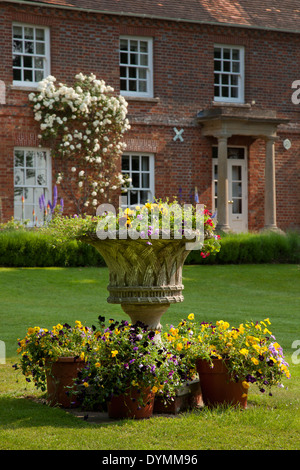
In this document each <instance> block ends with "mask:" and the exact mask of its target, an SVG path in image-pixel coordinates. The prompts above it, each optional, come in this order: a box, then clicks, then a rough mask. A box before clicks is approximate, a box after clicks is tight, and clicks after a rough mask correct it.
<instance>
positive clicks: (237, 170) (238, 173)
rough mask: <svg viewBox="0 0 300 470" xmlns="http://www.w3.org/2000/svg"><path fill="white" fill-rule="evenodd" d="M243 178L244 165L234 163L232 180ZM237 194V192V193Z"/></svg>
mask: <svg viewBox="0 0 300 470" xmlns="http://www.w3.org/2000/svg"><path fill="white" fill-rule="evenodd" d="M241 179H242V167H241V166H239V165H234V166H233V167H232V180H233V181H241ZM235 196H237V194H235Z"/></svg>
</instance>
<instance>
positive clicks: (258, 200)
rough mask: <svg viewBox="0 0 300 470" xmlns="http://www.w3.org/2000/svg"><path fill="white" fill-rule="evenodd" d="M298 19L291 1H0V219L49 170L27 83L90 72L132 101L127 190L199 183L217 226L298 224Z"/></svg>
mask: <svg viewBox="0 0 300 470" xmlns="http://www.w3.org/2000/svg"><path fill="white" fill-rule="evenodd" d="M299 25H300V7H299V2H298V1H296V0H285V1H284V2H278V1H274V0H260V1H258V0H240V1H236V2H231V1H229V0H228V1H227V0H222V1H221V0H211V1H208V0H186V1H177V0H161V3H157V2H154V1H150V0H144V1H143V2H141V1H135V0H109V1H106V0H98V1H97V0H84V1H80V0H70V1H68V0H48V1H46V0H45V1H35V0H32V1H14V0H8V1H0V51H1V61H0V220H1V221H2V222H3V221H6V220H8V219H10V218H11V217H12V216H14V217H15V218H16V219H18V218H20V213H21V209H20V208H21V206H20V204H21V196H22V195H24V197H25V211H26V214H25V215H26V216H27V217H28V218H31V214H32V210H33V209H35V211H36V213H38V210H39V208H38V198H39V196H40V195H41V194H42V193H44V194H45V196H46V198H47V197H50V198H51V191H52V189H53V185H54V184H55V181H56V176H55V174H54V169H53V166H52V162H51V158H50V156H49V149H39V148H38V139H37V135H38V126H37V123H36V122H35V121H34V119H33V115H32V111H31V109H30V107H29V102H28V94H29V93H30V92H32V91H34V90H35V89H36V83H37V82H38V81H39V80H41V79H42V78H43V77H44V76H47V75H49V74H51V75H53V76H55V77H56V78H57V80H59V81H61V82H66V83H68V82H70V81H72V80H73V77H74V75H75V74H76V73H78V72H83V73H85V74H88V73H91V72H93V73H94V74H95V75H96V76H97V77H98V78H101V79H103V80H105V82H106V83H107V84H109V85H111V86H112V87H114V89H115V91H116V92H117V93H121V94H122V95H124V96H125V97H126V100H127V101H128V103H129V106H128V109H129V113H128V118H129V120H130V123H131V130H130V131H129V132H128V133H127V134H126V142H127V150H126V152H125V153H124V155H123V157H122V171H124V172H126V173H127V174H129V175H130V177H131V178H132V188H131V189H130V191H129V192H128V199H129V203H131V204H136V203H143V202H146V200H147V199H148V198H150V199H151V198H153V197H158V198H160V197H162V198H165V197H172V196H176V197H177V198H179V200H181V201H185V202H191V201H192V200H195V196H196V197H197V196H198V198H199V201H200V202H201V203H204V204H205V205H206V206H207V208H209V209H211V210H212V211H215V210H217V213H218V223H219V226H220V228H222V229H224V230H228V229H232V230H234V231H237V232H239V231H247V230H260V229H262V228H265V227H266V228H271V229H276V228H279V229H282V230H287V229H295V228H298V229H299V228H300V210H299V207H300V158H299V155H300V122H299V120H298V117H299V110H300V107H299V106H300V105H299V104H298V102H297V101H298V100H297V96H298V95H297V89H298V88H299V87H300V82H299V84H298V86H297V80H300V72H299V62H300V57H299V56H300V26H299ZM295 81H296V82H295ZM293 86H294V87H295V88H292V87H293ZM292 96H294V98H295V99H293V100H292ZM60 196H61V197H64V195H63V194H60ZM65 206H66V209H67V210H70V211H71V210H72V208H71V205H70V201H65Z"/></svg>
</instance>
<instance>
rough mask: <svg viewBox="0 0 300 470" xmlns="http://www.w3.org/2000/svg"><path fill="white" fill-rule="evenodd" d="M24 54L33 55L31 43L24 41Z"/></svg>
mask: <svg viewBox="0 0 300 470" xmlns="http://www.w3.org/2000/svg"><path fill="white" fill-rule="evenodd" d="M25 53H26V54H33V53H34V47H33V42H30V41H25Z"/></svg>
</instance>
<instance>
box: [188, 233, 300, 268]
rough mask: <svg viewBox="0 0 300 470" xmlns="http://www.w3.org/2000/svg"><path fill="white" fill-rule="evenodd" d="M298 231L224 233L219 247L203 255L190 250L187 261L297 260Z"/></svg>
mask: <svg viewBox="0 0 300 470" xmlns="http://www.w3.org/2000/svg"><path fill="white" fill-rule="evenodd" d="M299 262H300V234H299V233H296V232H291V233H287V234H280V233H276V232H265V233H260V234H254V233H243V234H225V235H222V238H221V250H220V252H219V253H217V254H215V255H211V256H209V257H208V258H205V259H202V258H201V256H200V253H199V251H192V252H191V253H190V254H189V256H188V258H187V260H186V264H255V263H299Z"/></svg>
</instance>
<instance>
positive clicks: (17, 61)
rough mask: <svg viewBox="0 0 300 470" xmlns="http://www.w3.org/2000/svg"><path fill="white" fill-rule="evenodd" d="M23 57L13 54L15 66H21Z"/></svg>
mask: <svg viewBox="0 0 300 470" xmlns="http://www.w3.org/2000/svg"><path fill="white" fill-rule="evenodd" d="M21 65H22V57H21V56H20V55H14V56H13V67H21Z"/></svg>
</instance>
